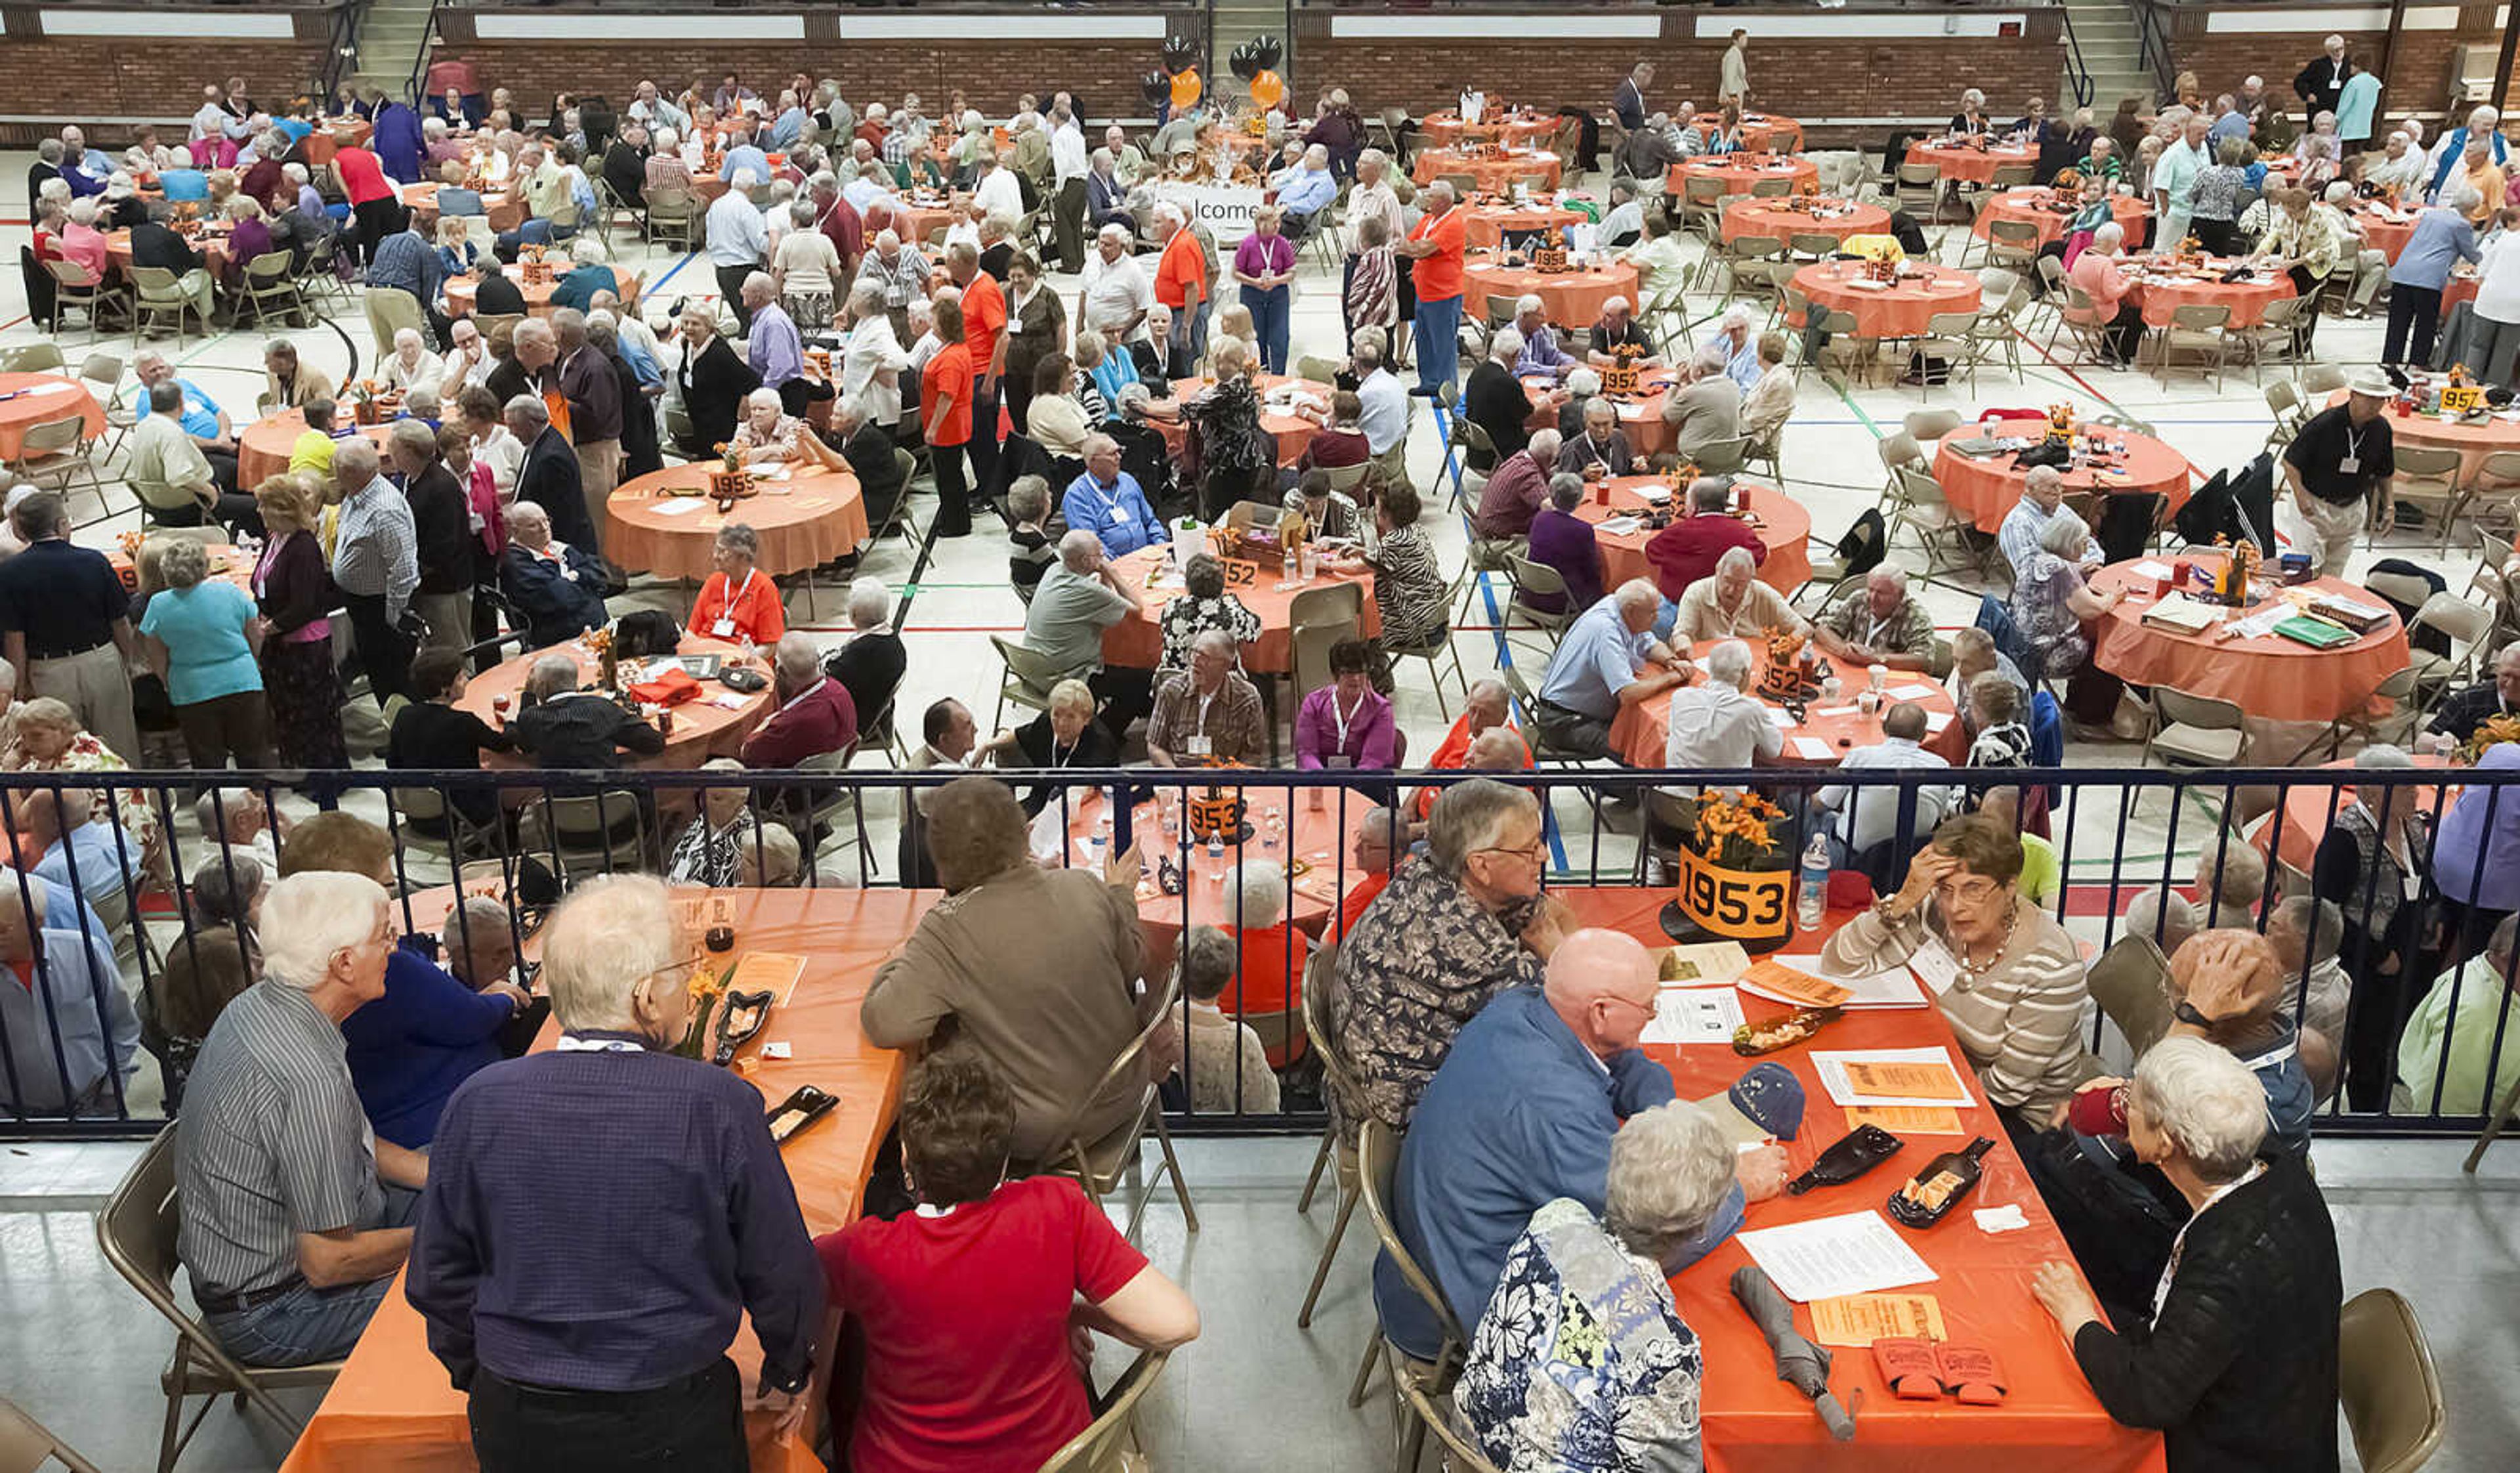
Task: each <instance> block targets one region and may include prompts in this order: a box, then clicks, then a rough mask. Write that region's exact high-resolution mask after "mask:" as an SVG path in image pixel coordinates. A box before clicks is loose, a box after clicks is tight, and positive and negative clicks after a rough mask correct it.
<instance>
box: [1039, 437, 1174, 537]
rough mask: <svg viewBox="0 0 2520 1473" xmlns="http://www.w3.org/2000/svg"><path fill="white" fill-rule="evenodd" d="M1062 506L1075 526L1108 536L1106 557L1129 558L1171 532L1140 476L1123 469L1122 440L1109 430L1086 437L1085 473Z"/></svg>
mask: <svg viewBox="0 0 2520 1473" xmlns="http://www.w3.org/2000/svg"><path fill="white" fill-rule="evenodd" d="M1058 511H1059V515H1060V516H1061V517H1064V518H1065V519H1066V521H1067V525H1068V526H1069V527H1071V528H1074V529H1078V530H1081V531H1090V532H1092V533H1094V535H1096V536H1098V537H1100V538H1102V555H1103V556H1104V557H1109V558H1125V557H1127V556H1128V555H1129V554H1131V553H1133V552H1136V551H1137V550H1138V549H1139V548H1141V547H1148V546H1152V545H1154V544H1155V543H1158V542H1161V541H1163V540H1164V539H1165V538H1166V537H1167V536H1168V535H1169V533H1167V532H1166V531H1165V530H1164V519H1163V518H1161V517H1159V516H1157V515H1155V509H1154V508H1153V507H1152V506H1149V505H1148V503H1147V493H1146V492H1145V491H1144V490H1143V489H1141V488H1140V487H1139V485H1138V479H1137V478H1136V477H1134V476H1132V475H1130V474H1129V473H1128V472H1126V471H1123V470H1121V469H1120V443H1119V441H1117V440H1115V439H1113V438H1112V437H1109V436H1107V435H1089V436H1087V437H1085V474H1084V475H1082V476H1079V477H1077V478H1076V479H1075V480H1074V481H1071V482H1069V483H1067V491H1066V494H1065V495H1063V496H1061V497H1060V498H1059V503H1058Z"/></svg>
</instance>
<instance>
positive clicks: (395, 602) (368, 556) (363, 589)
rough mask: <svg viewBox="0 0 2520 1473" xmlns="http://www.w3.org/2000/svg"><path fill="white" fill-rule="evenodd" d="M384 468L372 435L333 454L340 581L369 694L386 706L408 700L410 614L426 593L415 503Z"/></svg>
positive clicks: (337, 577) (335, 567) (335, 561)
mask: <svg viewBox="0 0 2520 1473" xmlns="http://www.w3.org/2000/svg"><path fill="white" fill-rule="evenodd" d="M379 465H380V462H379V460H378V456H377V446H376V442H375V441H374V440H371V439H368V438H366V437H352V438H350V439H345V440H343V441H341V443H340V447H339V448H338V449H337V450H335V451H334V452H333V479H334V481H335V483H337V484H338V485H339V486H340V487H341V514H340V519H339V521H338V522H337V524H336V531H335V535H334V543H333V582H334V584H335V586H337V587H338V588H339V589H340V590H341V600H342V602H343V603H345V604H347V605H348V606H349V610H350V627H351V628H352V629H353V630H354V631H355V632H356V634H357V637H358V647H359V662H360V664H361V665H362V666H364V667H366V669H367V672H368V690H369V693H370V694H372V695H373V696H375V697H376V702H377V704H378V705H379V706H382V705H384V704H385V702H386V701H387V700H388V699H390V698H391V697H394V696H398V695H405V694H408V692H407V691H406V689H405V684H406V680H405V677H406V676H407V675H408V674H409V672H410V669H411V656H412V640H411V637H410V635H409V634H408V633H407V632H406V631H405V630H404V628H403V616H404V615H405V614H407V613H408V612H410V609H411V600H412V594H413V593H414V592H416V591H417V590H418V589H419V587H420V553H419V546H420V544H419V532H418V529H416V527H415V526H414V523H413V520H412V511H411V502H410V501H408V500H407V499H405V498H404V496H403V494H402V492H401V491H399V490H397V489H395V487H394V485H393V483H391V482H389V481H387V480H385V479H384V476H383V475H382V472H381V471H380V469H379Z"/></svg>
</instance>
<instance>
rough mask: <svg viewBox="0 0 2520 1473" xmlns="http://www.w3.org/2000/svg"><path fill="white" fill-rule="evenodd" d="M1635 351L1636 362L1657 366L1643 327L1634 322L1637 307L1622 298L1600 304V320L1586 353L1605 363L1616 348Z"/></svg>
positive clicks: (1595, 326) (1595, 324)
mask: <svg viewBox="0 0 2520 1473" xmlns="http://www.w3.org/2000/svg"><path fill="white" fill-rule="evenodd" d="M1621 347H1624V348H1629V349H1631V350H1633V351H1634V353H1635V354H1636V357H1637V361H1638V362H1639V363H1657V362H1660V361H1661V360H1660V359H1658V358H1656V357H1655V356H1654V351H1653V343H1652V342H1651V340H1649V339H1648V338H1647V337H1646V336H1645V330H1644V325H1643V323H1640V322H1639V321H1637V319H1636V308H1635V305H1634V304H1633V303H1631V302H1630V301H1629V300H1628V299H1626V298H1625V297H1608V298H1604V299H1602V301H1601V318H1600V320H1599V321H1598V322H1596V323H1594V324H1593V331H1592V332H1591V333H1590V334H1588V335H1587V341H1586V344H1585V349H1584V350H1585V354H1586V356H1588V357H1589V358H1591V359H1592V360H1593V361H1595V362H1602V361H1605V360H1606V359H1607V358H1608V356H1609V354H1610V353H1611V351H1612V350H1613V349H1615V348H1621Z"/></svg>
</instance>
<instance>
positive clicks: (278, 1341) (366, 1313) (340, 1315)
mask: <svg viewBox="0 0 2520 1473" xmlns="http://www.w3.org/2000/svg"><path fill="white" fill-rule="evenodd" d="M419 1207H420V1193H418V1192H415V1191H411V1190H409V1189H408V1188H405V1187H399V1186H393V1185H387V1186H386V1187H385V1212H384V1220H382V1221H381V1222H379V1223H377V1224H376V1225H377V1226H378V1227H408V1226H410V1225H411V1220H412V1217H413V1215H414V1214H415V1213H416V1212H417V1211H418V1210H419ZM393 1284H394V1279H393V1275H392V1274H390V1273H388V1274H386V1275H384V1276H383V1277H382V1278H373V1279H370V1280H368V1281H367V1282H366V1283H364V1284H344V1285H342V1286H341V1287H339V1288H337V1289H318V1288H316V1287H315V1286H314V1285H312V1284H309V1283H305V1282H303V1281H301V1282H299V1283H298V1284H297V1285H296V1286H295V1287H294V1288H292V1289H291V1290H290V1291H289V1292H288V1293H286V1294H283V1295H281V1296H280V1297H279V1298H277V1299H272V1300H266V1301H264V1302H263V1303H261V1304H258V1305H255V1306H254V1307H253V1308H251V1309H249V1310H237V1311H233V1312H227V1313H217V1314H203V1316H202V1322H203V1324H206V1325H207V1326H209V1330H210V1333H211V1334H212V1335H214V1336H216V1337H217V1338H218V1342H219V1344H220V1345H222V1346H225V1347H226V1348H227V1351H228V1354H229V1355H232V1356H234V1357H236V1358H238V1359H239V1360H242V1361H244V1362H245V1363H246V1364H248V1365H267V1366H277V1365H313V1364H316V1363H318V1362H319V1361H325V1360H338V1359H340V1358H342V1357H343V1356H346V1355H348V1354H349V1353H350V1347H352V1346H354V1345H357V1344H358V1343H359V1335H360V1332H362V1331H364V1330H365V1329H367V1327H368V1320H369V1319H370V1318H372V1317H374V1315H375V1314H376V1312H377V1306H378V1305H380V1304H382V1303H383V1302H384V1297H385V1294H386V1292H387V1291H388V1290H390V1289H392V1288H393Z"/></svg>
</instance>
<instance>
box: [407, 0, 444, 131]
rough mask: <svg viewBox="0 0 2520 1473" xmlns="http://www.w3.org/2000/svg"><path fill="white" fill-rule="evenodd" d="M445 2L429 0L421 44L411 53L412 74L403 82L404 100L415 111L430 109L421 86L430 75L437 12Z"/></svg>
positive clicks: (422, 111)
mask: <svg viewBox="0 0 2520 1473" xmlns="http://www.w3.org/2000/svg"><path fill="white" fill-rule="evenodd" d="M445 3H446V0H428V15H427V17H426V18H425V19H424V20H423V21H422V22H421V26H420V45H419V47H418V48H417V49H416V50H414V51H413V52H412V55H411V75H410V76H409V77H408V78H406V79H405V80H404V81H403V84H402V96H403V101H405V102H407V103H409V104H411V106H412V109H413V111H415V112H419V113H426V112H427V111H428V99H427V98H425V97H423V96H422V95H421V88H422V85H423V82H424V79H425V78H427V75H428V48H429V44H430V40H431V38H432V37H434V36H435V35H436V34H437V12H438V9H439V7H441V6H443V5H444V4H445Z"/></svg>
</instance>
